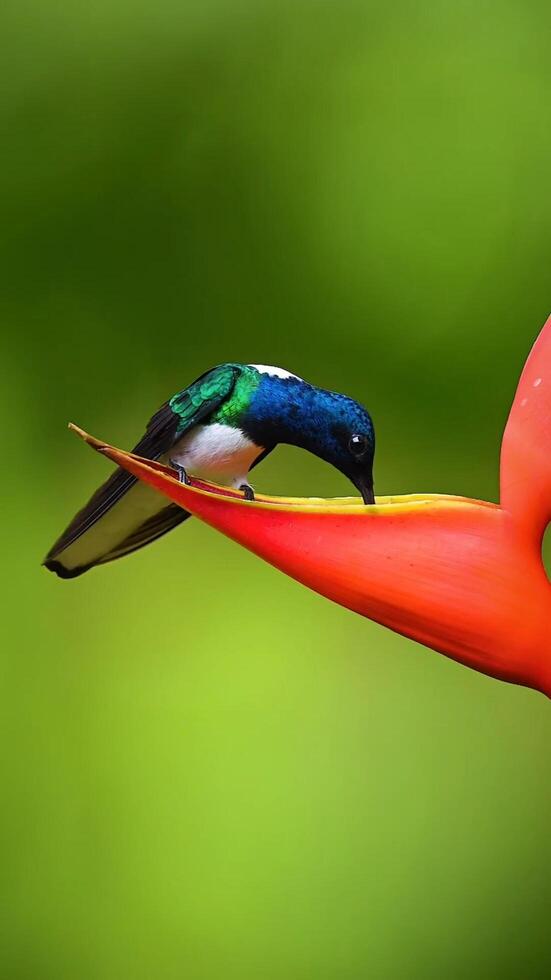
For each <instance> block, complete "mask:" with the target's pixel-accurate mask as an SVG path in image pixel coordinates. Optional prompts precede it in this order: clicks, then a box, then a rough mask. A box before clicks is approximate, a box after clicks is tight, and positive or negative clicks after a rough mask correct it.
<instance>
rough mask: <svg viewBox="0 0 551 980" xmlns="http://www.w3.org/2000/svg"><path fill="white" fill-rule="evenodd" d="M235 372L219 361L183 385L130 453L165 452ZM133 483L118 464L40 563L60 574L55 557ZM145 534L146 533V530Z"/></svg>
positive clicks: (214, 404)
mask: <svg viewBox="0 0 551 980" xmlns="http://www.w3.org/2000/svg"><path fill="white" fill-rule="evenodd" d="M239 374H240V368H239V365H233V364H223V365H221V366H220V367H217V368H213V369H212V370H211V371H207V372H206V373H205V374H203V375H201V377H200V378H198V379H197V380H196V381H194V382H193V384H192V385H190V386H189V388H185V389H184V390H183V391H180V392H179V393H178V394H177V395H175V396H174V397H173V398H171V399H170V401H168V402H165V404H164V405H162V406H161V408H160V409H159V411H158V412H156V413H155V415H153V416H152V418H151V419H150V420H149V423H148V425H147V429H146V431H145V434H144V435H143V436H142V438H141V439H140V441H139V442H138V443H137V444H136V445H135V446H134V448H133V450H132V452H133V453H134V454H135V455H136V456H142V457H143V458H144V459H158V458H159V456H162V455H163V454H164V453H166V452H168V451H169V450H170V449H171V448H172V446H173V445H174V443H175V442H176V441H177V439H179V438H181V436H182V435H185V433H186V432H188V431H189V429H191V428H193V426H195V425H198V424H199V423H200V422H202V421H204V420H205V419H206V418H207V417H208V416H209V415H211V414H212V413H213V412H215V411H216V409H217V408H219V407H220V405H221V404H222V402H224V401H225V400H226V399H227V398H228V397H229V396H230V395H231V393H232V391H233V388H234V386H235V382H236V380H237V378H238V377H239ZM135 483H136V477H135V476H132V475H131V474H130V473H128V472H127V471H126V470H123V469H121V468H120V467H118V468H117V469H116V470H115V472H114V473H113V475H112V476H110V477H109V479H108V480H106V481H105V483H103V484H102V485H101V487H99V489H98V490H96V492H95V493H94V494H93V496H92V497H91V498H90V500H89V501H88V503H87V504H86V505H85V506H84V507H83V508H82V510H79V512H78V514H76V515H75V517H74V518H73V520H72V521H71V523H70V524H69V526H68V527H67V528H66V530H65V531H64V532H63V534H62V535H61V537H59V538H58V540H57V541H56V542H55V544H54V545H53V547H52V548H50V551H49V552H48V554H47V555H46V558H45V559H44V564H45V565H46V566H47V567H48V568H50V569H52V570H53V571H57V572H58V574H60V572H59V562H56V561H55V558H56V556H58V555H60V554H61V552H62V551H65V549H66V548H68V547H69V546H70V545H72V544H74V542H75V541H76V540H77V539H78V538H80V537H81V536H82V535H83V534H85V533H86V532H87V531H89V530H90V528H91V527H93V525H94V524H96V523H97V521H99V520H100V519H101V518H102V517H103V516H104V514H106V513H107V511H108V510H110V509H111V507H113V506H114V505H115V504H116V503H117V502H118V501H119V500H120V499H121V497H122V496H124V494H125V493H127V492H128V490H130V488H131V487H132V486H133V485H134V484H135ZM167 509H168V508H167ZM176 510H180V508H176ZM181 514H182V515H183V516H182V518H181V520H184V519H185V517H188V516H189V515H188V514H187V512H186V511H183V510H181ZM145 523H146V524H147V523H149V522H145ZM178 523H180V521H176V520H173V523H171V524H170V526H167V527H165V528H164V529H163V530H162V531H161V532H160V533H159V534H156V535H155V536H154V537H151V536H150V537H145V538H144V540H143V541H142V542H141V543H140V544H138V545H135V546H132V547H131V548H129V549H126V550H125V551H122V552H121V554H127V553H128V551H129V550H131V551H135V550H136V548H138V547H142V545H143V544H147V543H148V542H149V541H153V540H154V538H155V537H160V534H161V533H162V534H164V533H166V531H168V530H170V527H173V526H175V525H176V524H178ZM142 528H145V525H142ZM142 528H139V529H137V531H136V532H135V533H139V531H141V530H142ZM145 533H146V534H147V532H145ZM122 544H123V543H121V547H122ZM110 554H112V553H110ZM113 557H118V553H117V555H112V557H109V558H106V559H105V560H106V561H111V560H112V558H113Z"/></svg>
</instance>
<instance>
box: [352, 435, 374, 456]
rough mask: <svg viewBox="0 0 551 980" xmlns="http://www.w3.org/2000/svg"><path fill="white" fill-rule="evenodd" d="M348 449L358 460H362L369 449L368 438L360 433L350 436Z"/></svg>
mask: <svg viewBox="0 0 551 980" xmlns="http://www.w3.org/2000/svg"><path fill="white" fill-rule="evenodd" d="M348 448H349V450H350V452H351V453H352V455H353V456H355V457H356V459H361V457H362V456H364V455H365V453H366V452H367V450H368V448H369V440H368V438H367V436H363V435H361V434H360V433H359V432H356V433H354V435H353V436H350V439H349V442H348Z"/></svg>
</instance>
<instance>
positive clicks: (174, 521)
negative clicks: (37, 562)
mask: <svg viewBox="0 0 551 980" xmlns="http://www.w3.org/2000/svg"><path fill="white" fill-rule="evenodd" d="M188 517H191V514H190V513H188V511H187V510H183V509H182V508H181V507H178V505H177V504H169V505H168V506H167V507H163V509H162V510H159V511H157V512H156V513H155V514H153V515H152V516H151V517H149V518H148V519H147V520H145V521H144V522H143V523H142V524H140V525H138V526H137V527H136V528H135V529H134V530H133V531H132V532H131V533H130V534H129V535H128V536H127V537H126V538H124V539H123V540H122V541H120V542H117V543H116V544H115V545H114V546H113V548H112V549H111V550H110V551H105V552H104V553H103V554H102V555H101V557H99V558H96V559H94V560H93V561H91V562H90V563H89V564H88V565H86V564H84V565H76V566H75V567H74V568H73V567H67V566H66V565H63V563H62V562H60V561H57V560H56V559H55V558H50V559H48V560H47V562H45V564H46V565H47V567H48V568H49V569H50V571H52V572H56V573H57V575H59V577H60V578H76V577H77V576H78V575H82V573H83V572H87V571H88V569H89V568H92V567H93V566H94V565H106V564H107V562H110V561H114V560H115V558H123V557H124V555H130V554H131V553H132V552H133V551H138V549H139V548H143V547H144V545H146V544H151V543H152V542H153V541H156V540H157V538H162V536H163V534H166V533H167V531H172V529H173V528H174V527H177V526H178V524H181V523H182V522H183V521H185V520H187V518H188ZM77 547H78V546H77Z"/></svg>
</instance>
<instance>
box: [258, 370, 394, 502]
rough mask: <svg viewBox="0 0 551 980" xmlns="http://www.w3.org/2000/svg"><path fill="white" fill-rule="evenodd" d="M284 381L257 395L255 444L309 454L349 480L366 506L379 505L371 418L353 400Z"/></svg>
mask: <svg viewBox="0 0 551 980" xmlns="http://www.w3.org/2000/svg"><path fill="white" fill-rule="evenodd" d="M273 370H275V369H273ZM282 375H283V372H280V374H279V375H278V376H264V377H263V381H262V384H261V385H260V386H259V387H258V389H257V390H256V392H255V395H254V398H253V401H252V403H251V405H250V408H249V410H248V412H247V419H246V421H247V425H248V428H249V429H250V431H251V432H252V434H253V435H254V437H255V441H256V442H257V443H258V444H259V445H262V446H270V447H272V446H275V445H277V443H288V444H289V445H292V446H298V447H299V448H300V449H306V450H308V452H311V453H313V454H314V455H315V456H319V457H320V459H323V460H325V461H326V462H327V463H330V464H331V465H332V466H335V467H336V469H338V470H340V472H341V473H343V474H344V475H345V476H346V477H348V479H349V480H351V481H352V483H353V484H354V486H355V487H357V489H358V490H359V491H360V493H361V495H362V497H363V500H364V503H366V504H372V503H374V501H375V498H374V495H373V457H374V455H375V430H374V428H373V422H372V421H371V416H370V415H369V412H368V411H367V410H366V409H365V408H364V407H363V405H360V404H359V402H357V401H354V399H353V398H349V397H348V396H347V395H341V394H338V393H337V392H333V391H325V390H324V389H323V388H316V387H315V386H314V385H311V384H308V383H307V382H306V381H303V380H302V379H301V378H297V377H296V376H294V375H288V374H286V373H285V376H284V377H282Z"/></svg>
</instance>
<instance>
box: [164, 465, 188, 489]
mask: <svg viewBox="0 0 551 980" xmlns="http://www.w3.org/2000/svg"><path fill="white" fill-rule="evenodd" d="M168 465H169V466H170V467H171V468H172V469H173V470H176V472H177V474H178V479H179V481H180V483H185V484H186V486H189V484H190V483H191V480H190V478H189V476H188V475H187V473H186V471H185V469H184V467H183V466H182V464H181V463H176V462H175V460H173V459H169V461H168Z"/></svg>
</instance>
